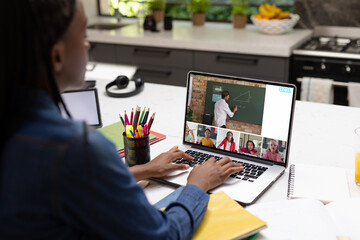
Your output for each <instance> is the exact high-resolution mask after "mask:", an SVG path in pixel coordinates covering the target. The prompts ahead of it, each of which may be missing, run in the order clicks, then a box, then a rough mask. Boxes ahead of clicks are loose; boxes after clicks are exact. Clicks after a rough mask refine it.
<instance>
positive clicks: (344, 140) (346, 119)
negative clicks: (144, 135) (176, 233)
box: [86, 64, 360, 203]
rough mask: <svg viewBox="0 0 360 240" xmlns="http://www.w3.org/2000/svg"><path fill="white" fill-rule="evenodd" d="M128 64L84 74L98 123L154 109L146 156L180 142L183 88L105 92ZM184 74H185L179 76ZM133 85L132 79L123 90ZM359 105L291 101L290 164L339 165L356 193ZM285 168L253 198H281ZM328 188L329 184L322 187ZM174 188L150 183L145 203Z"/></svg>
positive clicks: (125, 71) (359, 193)
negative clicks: (93, 92)
mask: <svg viewBox="0 0 360 240" xmlns="http://www.w3.org/2000/svg"><path fill="white" fill-rule="evenodd" d="M135 70H136V68H135V67H132V66H123V65H122V66H120V65H109V64H106V65H103V64H98V65H97V67H96V68H95V69H94V70H93V71H92V72H87V73H86V79H96V80H97V83H96V85H97V88H98V92H99V100H100V108H101V114H102V118H103V124H104V126H106V125H109V124H112V123H114V122H116V121H119V117H118V114H119V113H123V111H124V110H127V111H130V110H131V108H132V107H136V105H139V106H142V107H144V106H146V107H150V110H151V112H156V119H155V121H154V123H153V126H152V129H153V130H154V131H158V132H161V133H164V134H166V139H165V140H163V141H161V142H158V143H156V144H153V145H151V157H152V158H154V157H155V156H157V155H158V154H160V153H162V152H164V151H167V150H168V149H170V148H171V147H172V146H174V145H181V144H182V140H181V139H182V135H183V132H182V131H183V125H184V117H183V116H184V113H185V98H186V88H185V87H177V86H169V85H161V84H154V83H145V88H144V91H143V92H141V93H140V94H138V95H136V96H133V97H129V98H110V97H108V96H106V93H105V85H106V84H107V83H108V82H110V81H111V80H113V79H114V78H115V77H116V76H117V75H120V74H122V75H127V76H130V77H131V76H132V75H133V74H134V73H135ZM184 78H186V76H184ZM134 88H135V85H134V83H133V82H131V83H130V84H129V86H128V89H126V90H122V91H123V92H124V91H131V90H133V89H134ZM359 119H360V108H352V107H344V106H337V105H329V104H318V103H310V102H301V101H297V102H296V108H295V115H294V124H293V132H292V142H291V147H290V157H289V160H290V163H289V164H291V163H306V164H314V165H326V166H335V167H343V168H345V169H346V170H347V173H348V183H349V190H350V195H351V196H352V197H355V196H360V188H359V187H357V186H356V185H355V183H354V150H353V148H352V142H353V131H354V129H355V128H357V127H359V126H360V120H359ZM287 184H288V169H287V170H286V171H285V174H284V175H283V176H282V177H280V179H279V180H278V181H277V182H276V183H275V184H274V185H273V186H272V187H271V188H270V189H269V190H268V191H267V192H266V193H265V194H264V195H263V196H262V197H261V198H260V199H259V200H258V201H257V202H268V201H275V200H281V199H286V194H287ZM328 187H331V186H328ZM173 190H174V189H173V188H171V187H168V186H164V185H159V184H157V183H151V184H150V186H148V187H147V188H146V189H145V193H146V195H147V197H148V199H149V201H150V203H155V202H157V201H158V200H160V199H161V198H163V197H164V196H166V195H167V194H169V193H170V192H172V191H173Z"/></svg>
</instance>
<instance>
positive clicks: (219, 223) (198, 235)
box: [193, 191, 266, 240]
mask: <svg viewBox="0 0 360 240" xmlns="http://www.w3.org/2000/svg"><path fill="white" fill-rule="evenodd" d="M265 227H266V222H264V221H263V220H261V219H260V218H258V217H256V216H254V215H252V214H251V213H249V212H248V211H247V210H245V209H244V208H243V207H242V206H240V205H239V204H238V203H237V202H235V201H234V200H233V199H231V198H230V197H229V196H228V195H226V193H224V192H222V191H221V192H217V193H213V194H211V195H210V200H209V204H208V208H207V210H206V213H205V216H204V218H203V220H202V222H201V223H200V225H199V227H198V228H197V230H196V232H195V234H194V236H193V239H195V240H205V239H212V240H216V239H221V240H226V239H242V238H246V237H249V236H251V235H253V234H254V233H256V232H258V231H260V230H261V229H263V228H265Z"/></svg>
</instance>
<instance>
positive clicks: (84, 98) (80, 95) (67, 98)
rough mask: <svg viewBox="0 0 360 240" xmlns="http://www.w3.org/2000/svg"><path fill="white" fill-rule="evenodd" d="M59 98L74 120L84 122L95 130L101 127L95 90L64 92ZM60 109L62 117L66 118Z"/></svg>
mask: <svg viewBox="0 0 360 240" xmlns="http://www.w3.org/2000/svg"><path fill="white" fill-rule="evenodd" d="M61 97H62V99H63V101H64V103H65V105H66V107H67V108H68V111H69V112H70V114H71V116H72V118H73V119H74V120H77V121H85V122H86V123H87V124H88V125H90V126H93V127H95V128H99V127H102V121H101V114H100V106H99V98H98V93H97V89H96V88H89V89H78V90H70V91H65V92H63V93H62V94H61ZM60 109H61V114H62V115H63V117H67V115H66V112H65V110H64V109H63V108H60Z"/></svg>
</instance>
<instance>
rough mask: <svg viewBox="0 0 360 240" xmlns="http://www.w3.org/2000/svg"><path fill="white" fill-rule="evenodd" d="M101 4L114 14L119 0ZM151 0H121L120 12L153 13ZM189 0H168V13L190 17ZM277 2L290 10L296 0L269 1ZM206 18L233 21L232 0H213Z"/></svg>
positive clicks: (254, 2) (255, 1) (254, 6)
mask: <svg viewBox="0 0 360 240" xmlns="http://www.w3.org/2000/svg"><path fill="white" fill-rule="evenodd" d="M97 1H98V6H99V14H100V15H102V16H109V15H113V14H110V12H111V8H110V3H109V2H114V4H115V5H116V4H117V2H118V0H97ZM150 1H151V0H121V1H120V3H119V7H120V8H119V9H120V13H121V14H122V15H123V16H125V17H136V14H137V12H138V11H139V9H144V10H145V14H146V15H149V14H151V12H150V9H149V2H150ZM187 2H188V0H167V1H166V14H167V15H169V16H172V17H173V18H175V19H190V17H191V15H190V13H189V12H188V11H187V8H186V3H187ZM250 2H251V8H250V10H249V13H248V15H249V16H250V15H253V14H256V13H258V6H259V5H260V4H261V3H262V2H264V0H250ZM267 2H269V3H271V4H272V3H275V4H276V5H277V6H279V7H281V8H282V9H283V10H290V11H291V9H292V6H293V4H294V0H272V1H267ZM206 18H207V20H208V21H231V0H211V7H210V8H209V9H208V10H207V11H206Z"/></svg>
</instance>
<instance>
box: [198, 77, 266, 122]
mask: <svg viewBox="0 0 360 240" xmlns="http://www.w3.org/2000/svg"><path fill="white" fill-rule="evenodd" d="M224 90H227V91H229V93H230V99H229V100H228V101H227V103H228V104H229V107H230V109H231V110H233V109H234V107H235V106H237V107H238V110H237V112H236V113H235V115H234V117H233V118H231V120H235V121H240V122H246V123H252V124H258V125H262V118H263V112H264V101H265V91H266V89H265V88H262V87H253V86H245V85H237V84H230V83H221V82H212V81H208V82H207V90H206V99H205V112H204V113H205V114H211V115H212V116H214V104H215V103H216V102H217V101H218V100H220V99H221V92H222V91H224Z"/></svg>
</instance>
